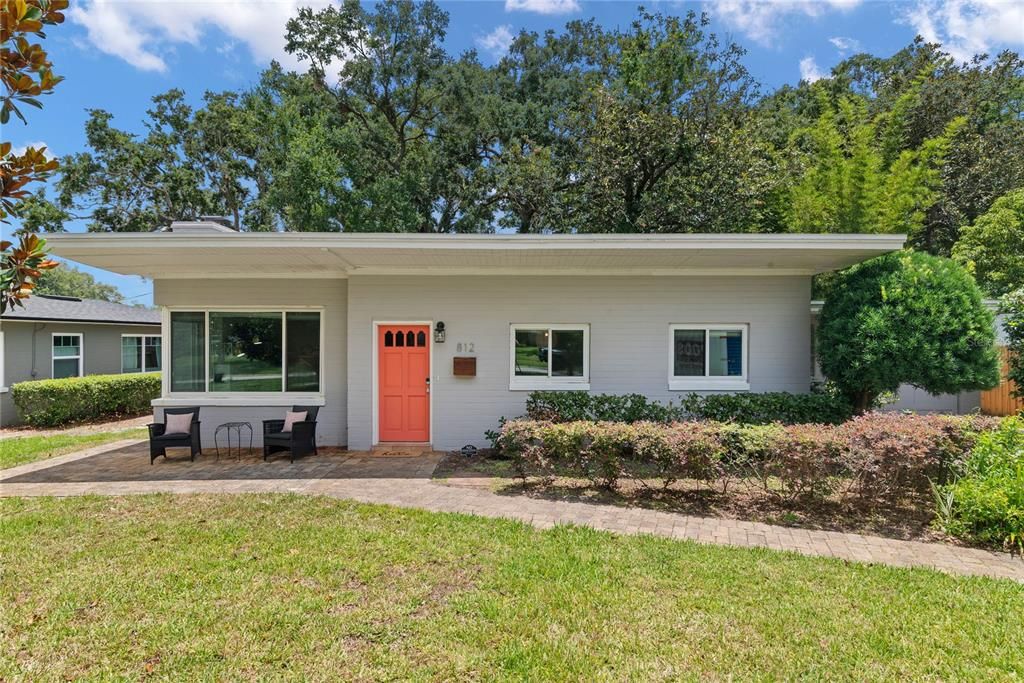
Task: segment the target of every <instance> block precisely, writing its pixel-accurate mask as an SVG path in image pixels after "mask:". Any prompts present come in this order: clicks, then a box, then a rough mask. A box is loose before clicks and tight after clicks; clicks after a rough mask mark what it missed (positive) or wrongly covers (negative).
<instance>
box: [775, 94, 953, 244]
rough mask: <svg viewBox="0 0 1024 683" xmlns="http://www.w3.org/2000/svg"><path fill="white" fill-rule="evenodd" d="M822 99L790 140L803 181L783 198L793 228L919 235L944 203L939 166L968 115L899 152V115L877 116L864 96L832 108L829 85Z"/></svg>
mask: <svg viewBox="0 0 1024 683" xmlns="http://www.w3.org/2000/svg"><path fill="white" fill-rule="evenodd" d="M819 97H820V99H821V102H820V108H821V114H820V115H819V116H818V119H817V120H816V121H815V123H814V124H813V125H811V126H808V127H807V128H803V129H799V130H797V131H796V132H795V133H794V134H793V137H792V138H791V140H790V146H791V155H792V156H793V158H794V159H795V164H796V168H797V169H798V170H797V171H796V175H797V176H798V178H799V180H797V181H796V182H795V183H794V184H793V185H792V188H791V190H790V192H789V193H788V194H786V195H783V197H782V198H783V201H784V202H785V206H784V208H783V211H782V212H783V215H784V216H785V220H786V225H787V228H788V229H789V230H791V231H793V232H820V231H827V232H880V233H894V232H903V233H907V234H909V235H911V236H913V235H916V234H917V233H919V232H920V230H921V229H922V226H923V225H924V221H925V216H926V212H927V210H928V209H929V208H930V207H931V206H932V204H934V203H935V202H936V201H938V197H939V195H938V190H939V187H940V185H941V178H940V169H941V167H942V163H943V160H944V157H945V154H946V153H947V151H948V149H949V144H950V139H951V138H952V137H953V136H954V135H955V134H956V132H957V131H958V130H959V129H960V128H961V127H962V126H963V125H964V121H963V119H954V120H953V121H951V122H950V123H949V124H948V126H947V127H946V130H945V131H944V132H943V133H942V134H941V135H939V136H938V137H935V138H929V139H926V140H924V141H923V142H922V143H921V145H920V147H918V148H916V149H903V150H900V149H899V148H898V145H896V144H895V143H893V142H892V137H891V136H890V135H889V134H890V133H891V131H892V128H893V127H894V126H896V125H898V123H897V122H896V121H895V120H894V119H893V117H882V118H878V119H872V118H871V117H870V116H869V114H868V108H867V105H866V104H865V103H864V101H863V100H861V99H857V98H852V97H842V98H841V99H840V100H839V102H838V105H837V106H836V107H833V106H832V105H831V104H830V102H829V100H828V97H827V95H826V94H825V91H824V90H822V91H820V93H819ZM880 137H881V141H880V140H879V138H880Z"/></svg>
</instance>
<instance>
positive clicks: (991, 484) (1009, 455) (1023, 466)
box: [936, 417, 1024, 552]
mask: <svg viewBox="0 0 1024 683" xmlns="http://www.w3.org/2000/svg"><path fill="white" fill-rule="evenodd" d="M957 474H958V475H959V476H958V477H957V478H956V479H955V480H954V481H952V482H950V483H949V484H946V485H945V486H940V487H937V489H936V503H937V505H936V507H937V509H938V523H939V526H941V527H942V528H943V529H945V530H946V531H947V532H948V533H950V534H953V535H954V536H959V537H962V538H965V539H968V540H972V541H978V542H981V543H987V544H1002V545H1004V546H1007V547H1011V548H1016V549H1017V550H1018V551H1022V552H1024V418H1021V417H1008V418H1006V419H1005V420H1003V422H1002V424H1001V425H1000V427H999V429H997V430H994V431H990V432H986V433H984V434H982V435H981V436H979V437H978V442H977V444H976V445H975V447H974V451H973V452H972V453H971V455H970V457H968V458H967V459H966V461H965V462H964V463H963V464H962V466H961V467H960V468H958V472H957Z"/></svg>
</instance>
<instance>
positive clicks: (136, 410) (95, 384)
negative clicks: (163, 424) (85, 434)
mask: <svg viewBox="0 0 1024 683" xmlns="http://www.w3.org/2000/svg"><path fill="white" fill-rule="evenodd" d="M11 395H12V397H13V399H14V405H15V406H17V408H18V412H19V413H20V414H21V418H22V419H23V420H24V421H25V423H26V424H29V425H31V426H33V427H60V426H63V425H66V424H71V423H74V422H86V421H89V420H97V419H100V418H107V417H110V418H115V417H122V416H129V415H141V414H143V413H147V412H149V411H150V410H151V408H150V402H151V401H152V400H153V399H154V398H157V397H158V396H159V395H160V373H158V372H157V373H145V374H143V373H134V374H124V375H88V376H86V377H69V378H67V379H43V380H37V381H34V382H19V383H17V384H15V385H13V386H12V387H11Z"/></svg>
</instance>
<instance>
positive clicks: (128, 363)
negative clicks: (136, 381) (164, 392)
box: [121, 334, 161, 372]
mask: <svg viewBox="0 0 1024 683" xmlns="http://www.w3.org/2000/svg"><path fill="white" fill-rule="evenodd" d="M160 344H161V342H160V335H148V334H122V335H121V372H160V367H161V360H160V358H161V353H160Z"/></svg>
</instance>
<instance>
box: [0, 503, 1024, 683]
mask: <svg viewBox="0 0 1024 683" xmlns="http://www.w3.org/2000/svg"><path fill="white" fill-rule="evenodd" d="M0 558H2V560H0V562H2V563H3V567H2V569H3V571H2V573H0V605H3V610H4V614H3V618H2V619H0V680H6V681H14V680H62V679H92V680H106V679H138V678H144V677H146V678H150V679H152V680H193V679H201V680H224V679H231V680H255V679H275V680H276V679H292V680H301V679H316V680H378V679H389V680H393V679H400V680H406V679H413V680H452V679H470V680H591V681H601V680H651V679H654V680H658V679H695V678H712V679H728V678H733V677H735V678H741V679H748V678H762V679H779V678H782V679H792V678H810V679H822V678H829V679H847V680H849V679H857V680H863V679H902V678H927V679H946V680H949V679H953V680H957V679H973V680H978V679H984V680H1000V679H1010V678H1014V677H1017V678H1019V677H1021V676H1024V658H1022V657H1020V653H1021V652H1024V629H1022V628H1021V623H1020V615H1021V614H1022V613H1024V586H1021V585H1019V584H1014V583H1011V582H1008V581H997V580H990V579H982V578H966V577H951V576H946V575H942V574H939V573H935V572H931V571H925V570H908V569H896V568H889V567H876V566H866V565H859V564H850V563H844V562H841V561H838V560H827V559H818V558H809V557H802V556H797V555H790V554H783V553H775V552H771V551H767V550H748V549H737V548H726V547H716V546H701V545H697V544H693V543H683V542H677V541H671V540H667V539H659V538H654V537H643V536H641V537H629V536H615V535H612V534H609V533H604V532H598V531H593V530H589V529H584V528H574V527H556V528H555V529H551V530H547V531H539V530H535V529H533V528H530V527H528V526H526V525H523V524H519V523H516V522H511V521H501V520H489V519H483V518H476V517H470V516H462V515H449V514H436V513H427V512H417V511H407V510H399V509H395V508H388V507H383V506H369V505H362V504H356V503H349V502H343V501H336V500H332V499H327V498H319V497H300V496H272V495H264V496H241V495H239V496H220V497H218V496H190V497H187V498H186V497H181V496H170V495H160V496H138V497H125V498H95V497H93V498H69V499H4V500H0Z"/></svg>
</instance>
